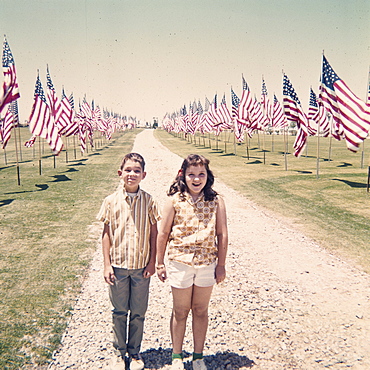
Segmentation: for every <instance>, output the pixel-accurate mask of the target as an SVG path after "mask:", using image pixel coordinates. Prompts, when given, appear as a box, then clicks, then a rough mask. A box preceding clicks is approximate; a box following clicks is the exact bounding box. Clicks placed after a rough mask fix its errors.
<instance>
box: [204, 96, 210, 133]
mask: <svg viewBox="0 0 370 370" xmlns="http://www.w3.org/2000/svg"><path fill="white" fill-rule="evenodd" d="M210 107H211V103H210V101H209V100H208V98H207V97H206V101H205V104H204V114H203V119H202V123H203V132H204V133H205V132H212V130H213V117H212V115H211V111H210Z"/></svg>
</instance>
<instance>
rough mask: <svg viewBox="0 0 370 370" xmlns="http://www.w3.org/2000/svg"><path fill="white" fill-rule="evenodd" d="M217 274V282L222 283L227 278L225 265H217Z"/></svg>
mask: <svg viewBox="0 0 370 370" xmlns="http://www.w3.org/2000/svg"><path fill="white" fill-rule="evenodd" d="M215 275H216V283H217V284H219V283H222V282H223V281H224V280H225V278H226V270H225V266H220V265H217V266H216V271H215Z"/></svg>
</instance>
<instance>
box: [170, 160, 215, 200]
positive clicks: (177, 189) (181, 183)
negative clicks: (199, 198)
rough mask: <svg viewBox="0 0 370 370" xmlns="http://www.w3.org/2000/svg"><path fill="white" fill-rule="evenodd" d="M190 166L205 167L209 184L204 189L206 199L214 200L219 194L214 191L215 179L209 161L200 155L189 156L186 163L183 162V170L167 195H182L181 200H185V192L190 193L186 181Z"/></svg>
mask: <svg viewBox="0 0 370 370" xmlns="http://www.w3.org/2000/svg"><path fill="white" fill-rule="evenodd" d="M190 166H204V167H205V169H206V171H207V182H206V184H205V186H204V188H203V193H204V199H205V200H207V201H209V200H214V199H215V197H216V195H217V192H216V191H215V190H213V189H212V186H213V183H214V181H215V177H214V176H213V173H212V171H211V170H210V169H209V159H207V158H205V157H203V156H202V155H200V154H189V155H188V156H187V157H186V158H185V159H184V161H183V162H182V165H181V169H180V171H179V172H178V174H177V176H176V179H175V181H174V182H173V184H172V185H171V186H170V190H169V191H168V192H167V195H174V194H176V193H180V198H181V199H182V200H185V192H187V191H188V187H187V185H186V181H185V172H186V169H187V168H188V167H190Z"/></svg>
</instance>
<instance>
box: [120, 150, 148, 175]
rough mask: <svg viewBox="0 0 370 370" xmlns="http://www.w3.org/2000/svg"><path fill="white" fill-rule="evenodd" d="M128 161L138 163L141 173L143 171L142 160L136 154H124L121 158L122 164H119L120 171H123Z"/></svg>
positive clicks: (143, 162) (143, 164) (143, 163)
mask: <svg viewBox="0 0 370 370" xmlns="http://www.w3.org/2000/svg"><path fill="white" fill-rule="evenodd" d="M129 160H131V161H134V162H138V163H139V164H140V166H141V169H142V170H143V171H145V161H144V158H143V157H142V156H141V155H140V154H138V153H128V154H126V155H125V156H124V157H123V159H122V162H121V167H120V169H121V170H123V167H124V166H125V164H126V162H127V161H129Z"/></svg>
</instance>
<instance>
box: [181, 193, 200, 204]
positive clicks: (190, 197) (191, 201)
mask: <svg viewBox="0 0 370 370" xmlns="http://www.w3.org/2000/svg"><path fill="white" fill-rule="evenodd" d="M185 197H186V200H187V201H188V202H189V203H190V204H192V205H195V204H197V203H199V202H200V201H203V200H204V193H203V191H202V192H201V193H200V195H199V197H198V198H197V199H196V200H195V201H194V200H193V197H192V196H191V195H190V194H189V193H188V192H186V193H185Z"/></svg>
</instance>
